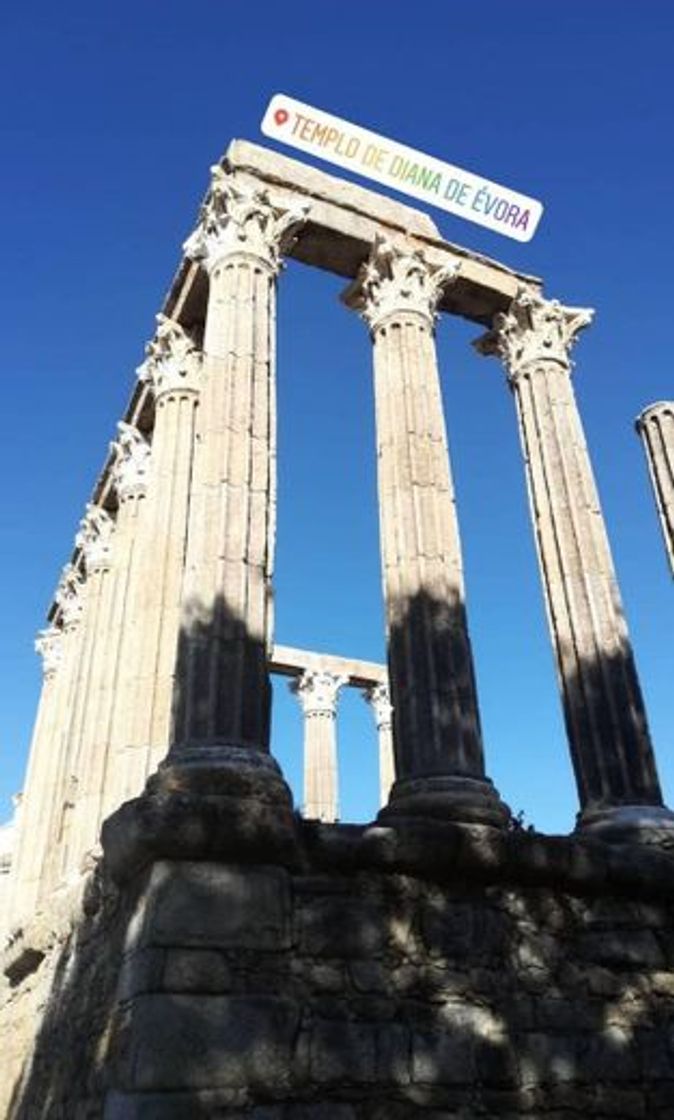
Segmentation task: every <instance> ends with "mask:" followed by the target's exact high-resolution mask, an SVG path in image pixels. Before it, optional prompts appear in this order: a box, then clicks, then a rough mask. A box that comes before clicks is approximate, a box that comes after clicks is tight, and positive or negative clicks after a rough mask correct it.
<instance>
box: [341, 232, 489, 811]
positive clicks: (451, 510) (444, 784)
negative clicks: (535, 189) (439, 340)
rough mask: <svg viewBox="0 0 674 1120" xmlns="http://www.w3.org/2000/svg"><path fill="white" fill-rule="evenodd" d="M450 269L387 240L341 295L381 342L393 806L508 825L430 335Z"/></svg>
mask: <svg viewBox="0 0 674 1120" xmlns="http://www.w3.org/2000/svg"><path fill="white" fill-rule="evenodd" d="M454 273H455V269H442V270H438V269H433V268H431V267H429V266H428V265H427V264H426V263H425V262H424V260H423V259H422V258H421V257H420V255H419V254H416V253H410V252H407V251H403V250H397V249H395V248H393V247H392V246H390V245H388V244H387V243H386V242H381V243H378V244H377V245H375V248H374V250H373V254H372V256H371V258H370V261H369V262H368V264H367V265H366V266H364V268H363V270H362V271H361V274H360V276H359V277H358V278H357V280H356V281H355V284H354V285H352V287H351V288H350V289H349V291H348V292H347V293H346V296H345V299H346V302H347V303H348V304H349V305H350V306H352V307H355V308H356V309H358V310H360V311H361V313H362V314H363V317H364V318H365V319H366V321H367V323H368V325H369V327H370V330H371V334H372V339H373V346H374V383H375V414H376V427H377V464H378V489H379V514H380V537H381V554H382V567H383V582H384V595H385V601H386V615H387V624H388V665H389V679H390V688H391V701H392V704H393V720H394V729H395V734H394V746H395V752H396V773H397V781H396V784H395V785H394V787H393V791H392V802H391V807H392V808H395V807H397V806H399V808H400V810H401V811H403V809H406V808H407V807H409V809H410V811H413V810H414V811H418V812H428V811H430V812H434V811H436V810H437V812H438V813H439V815H442V816H455V817H457V818H460V819H466V820H485V821H490V822H493V823H500V822H501V821H502V820H504V819H505V817H506V815H507V813H506V810H505V808H504V807H503V806H502V805H501V804H500V802H499V801H498V798H497V797H496V795H495V794H494V792H493V788H492V787H491V784H490V783H489V782H488V781H487V780H486V778H485V772H484V760H483V752H482V740H481V732H480V720H479V715H478V705H477V695H476V688H475V679H474V672H473V661H472V654H471V647H470V640H469V637H468V629H467V624H466V615H465V605H464V585H463V573H462V559H461V547H460V542H459V532H458V525H457V519H456V511H455V502H454V490H453V485H452V478H451V472H450V465H449V455H448V450H447V437H446V432H445V422H444V415H443V408H442V400H441V394H440V383H439V378H438V370H437V363H436V355H435V342H434V337H433V336H434V320H435V307H436V303H437V301H438V299H439V297H440V294H441V291H442V288H443V286H444V285H446V284H447V283H448V282H449V281H450V280H451V279H452V278H453V276H454ZM422 805H423V807H422Z"/></svg>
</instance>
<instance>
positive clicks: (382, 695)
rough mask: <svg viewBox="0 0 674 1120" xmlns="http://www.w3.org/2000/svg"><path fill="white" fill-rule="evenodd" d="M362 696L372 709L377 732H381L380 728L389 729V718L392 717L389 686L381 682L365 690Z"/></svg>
mask: <svg viewBox="0 0 674 1120" xmlns="http://www.w3.org/2000/svg"><path fill="white" fill-rule="evenodd" d="M363 696H364V697H365V699H366V700H367V702H368V704H369V705H370V707H371V708H372V711H373V713H374V721H375V723H376V725H377V730H381V728H382V727H390V726H391V718H392V716H393V705H392V704H391V693H390V690H389V686H388V685H387V684H384V683H383V682H382V683H380V684H373V685H371V686H370V688H368V689H366V690H365V692H364V693H363Z"/></svg>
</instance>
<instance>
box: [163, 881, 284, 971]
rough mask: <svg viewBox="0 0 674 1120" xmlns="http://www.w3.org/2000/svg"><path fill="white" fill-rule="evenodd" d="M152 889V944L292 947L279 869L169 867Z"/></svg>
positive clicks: (270, 948) (273, 948)
mask: <svg viewBox="0 0 674 1120" xmlns="http://www.w3.org/2000/svg"><path fill="white" fill-rule="evenodd" d="M166 866H167V867H168V873H167V874H166V875H165V877H164V878H163V879H162V880H161V882H159V884H158V885H157V886H156V888H155V890H154V892H153V893H154V897H153V900H152V905H151V909H150V912H149V914H148V916H147V918H146V928H145V937H146V938H147V939H148V940H149V941H151V942H152V943H153V944H155V945H167V946H189V945H194V946H196V947H203V946H214V947H217V948H230V947H232V948H242V949H263V950H278V949H284V948H286V947H287V946H288V945H289V943H290V921H289V916H290V900H289V891H288V876H287V873H286V872H285V871H283V870H282V869H281V868H278V867H265V868H259V867H256V868H252V867H251V868H249V867H229V866H227V865H221V864H215V863H172V864H169V865H166Z"/></svg>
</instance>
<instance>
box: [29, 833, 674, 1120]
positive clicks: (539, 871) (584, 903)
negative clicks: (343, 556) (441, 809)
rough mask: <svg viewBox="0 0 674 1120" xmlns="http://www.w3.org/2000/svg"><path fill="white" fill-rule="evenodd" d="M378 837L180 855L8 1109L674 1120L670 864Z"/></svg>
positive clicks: (118, 930) (589, 848) (146, 1119)
mask: <svg viewBox="0 0 674 1120" xmlns="http://www.w3.org/2000/svg"><path fill="white" fill-rule="evenodd" d="M373 832H377V833H378V835H377V836H372V835H371V836H370V838H369V839H368V838H367V834H366V833H364V832H363V830H353V829H349V828H347V827H345V826H332V827H327V828H322V829H320V830H318V831H317V832H315V833H314V834H313V837H312V835H311V830H308V829H306V830H305V844H304V846H303V850H302V860H301V864H300V865H298V866H296V867H295V868H291V869H283V868H280V867H276V866H271V865H270V866H260V865H256V866H243V865H241V864H236V863H224V862H199V863H198V862H176V861H158V862H156V863H154V865H153V866H152V867H151V869H149V870H147V871H146V872H144V873H143V875H142V876H141V877H140V879H141V881H140V882H139V883H137V884H136V888H135V890H136V897H137V899H138V901H137V903H136V904H135V908H134V910H133V914H132V916H131V918H130V920H128V914H130V913H131V911H130V910H129V909H128V908H127V906H126V905H125V906H124V907H122V906H121V904H120V902H119V900H117V901H116V902H114V900H113V899H114V892H113V894H111V896H110V900H109V901H108V902H107V903H106V904H105V905H103V906H99V909H98V911H97V914H98V916H97V917H96V918H95V919H89V923H90V924H89V934H88V940H87V939H86V938H85V939H84V940H83V939H82V938H80V942H79V945H78V947H77V952H76V953H75V954H74V955H73V953H72V952H71V953H70V955H69V956H68V957H67V958H66V957H64V956H62V957H61V964H60V969H61V974H60V976H59V977H57V979H56V980H55V981H54V988H53V995H52V1002H51V1004H50V1006H49V1008H48V1011H47V1020H46V1022H47V1025H46V1027H43V1030H42V1032H41V1036H40V1041H39V1043H38V1052H37V1057H36V1060H35V1062H34V1063H33V1065H32V1067H31V1068H30V1069H29V1072H28V1075H27V1076H25V1077H24V1088H23V1090H22V1093H20V1094H19V1095H18V1097H17V1100H19V1101H20V1103H18V1104H16V1105H15V1106H14V1111H12V1110H10V1111H9V1113H8V1116H11V1117H21V1118H22V1120H23V1118H27V1117H30V1118H31V1120H38V1118H41V1117H64V1118H65V1117H68V1120H70V1118H71V1117H77V1118H79V1117H86V1118H89V1117H92V1118H93V1117H99V1116H101V1115H102V1114H103V1105H102V1099H103V1091H104V1088H105V1086H109V1087H110V1093H109V1095H108V1101H107V1106H106V1109H105V1117H106V1120H129V1118H138V1120H140V1118H143V1120H151V1118H152V1120H153V1118H161V1120H165V1118H170V1120H177V1118H183V1117H184V1118H188V1117H189V1118H192V1117H197V1118H198V1117H217V1118H219V1120H226V1118H231V1120H234V1118H242V1117H244V1116H245V1117H252V1118H254V1120H402V1118H407V1117H410V1118H419V1120H421V1118H424V1120H440V1118H445V1117H446V1118H449V1117H451V1118H459V1117H460V1118H462V1120H468V1118H471V1120H472V1118H473V1117H485V1118H487V1117H499V1118H500V1117H504V1118H510V1120H514V1118H515V1117H545V1118H546V1120H580V1118H581V1117H591V1118H593V1120H599V1118H602V1120H603V1118H605V1120H608V1118H609V1117H610V1118H611V1120H614V1118H625V1120H651V1118H652V1120H670V1118H674V1014H673V1011H672V1008H673V1006H674V1004H673V999H672V997H673V996H674V897H673V895H672V889H671V885H670V886H669V887H667V886H666V884H667V882H668V881H669V882H670V884H671V883H672V882H674V880H673V879H672V877H671V864H670V860H669V859H668V858H667V857H662V856H660V855H659V854H657V853H653V855H652V857H651V856H650V855H649V853H648V852H644V853H636V854H635V853H634V852H632V853H629V854H628V853H627V852H623V853H621V851H620V850H619V849H612V850H609V849H607V848H605V846H602V845H598V844H594V845H581V844H577V843H575V842H573V841H559V842H557V841H553V840H548V841H546V840H543V839H541V838H531V839H529V838H528V837H524V838H515V840H514V841H513V842H512V843H514V844H515V847H514V848H513V847H512V843H511V841H510V840H508V841H507V843H506V849H504V850H501V851H500V855H498V853H496V854H495V849H493V848H489V845H487V850H486V852H485V849H484V847H483V849H482V850H481V852H477V858H475V856H476V853H475V852H473V853H472V854H471V853H468V854H467V853H466V852H465V851H459V850H457V848H456V845H454V847H452V844H451V843H448V844H447V845H446V846H444V847H443V846H442V845H441V847H442V850H444V853H445V854H444V856H442V855H440V854H439V852H440V848H439V849H438V851H434V850H433V847H432V845H428V846H427V845H425V844H424V842H423V837H422V838H421V840H420V839H419V838H418V837H417V838H416V839H415V840H413V841H410V842H409V843H408V842H407V841H405V840H403V841H402V842H401V841H398V840H396V841H395V842H393V848H392V847H391V843H392V842H391V840H390V835H391V834H390V830H383V829H380V830H373ZM453 837H454V839H456V830H454V833H453ZM440 839H442V838H440ZM450 839H451V837H450ZM406 845H407V848H406ZM415 845H416V848H415ZM508 845H510V847H508ZM518 845H519V846H518ZM555 845H556V846H555ZM424 850H425V852H426V860H427V863H428V866H429V868H432V871H433V878H432V879H431V878H429V876H428V875H424V876H422V875H421V874H419V873H418V872H417V871H416V870H415V868H414V865H415V863H416V862H417V861H418V859H420V858H421V857H422V855H423V852H424ZM504 852H505V854H504ZM490 853H491V854H490ZM436 857H437V858H436ZM497 857H498V858H497ZM506 857H507V858H506ZM513 860H515V862H513ZM517 860H519V864H517ZM621 864H622V868H621ZM553 865H554V867H556V869H557V870H556V871H555V874H554V875H552V874H551V870H552V867H553ZM562 866H563V867H564V868H565V869H566V870H565V873H564V874H562V873H561V870H560V869H561V868H562ZM525 868H526V869H527V870H526V872H525ZM553 880H554V881H553ZM663 884H664V886H663ZM130 904H131V902H130V900H129V905H130ZM92 921H93V925H92V924H91V923H92ZM104 929H107V933H104ZM122 936H123V937H124V954H123V958H120V952H121V950H122V948H123V946H122ZM101 938H102V940H101ZM103 947H104V948H103ZM102 956H103V957H104V958H105V959H104V960H102V959H101V957H102ZM120 959H123V964H122V968H121V972H120V971H119V967H118V966H119V962H120ZM64 960H65V961H66V964H65V965H64V963H63V962H64ZM73 960H75V961H76V964H73ZM68 962H69V963H68ZM113 974H116V975H118V976H119V988H118V991H117V995H116V998H115V999H114V1000H113V998H112V984H113ZM68 975H69V976H70V981H69V982H68V980H67V977H68ZM24 983H26V982H24ZM64 1001H65V1002H64ZM46 1101H48V1102H49V1103H48V1104H46V1103H45V1102H46Z"/></svg>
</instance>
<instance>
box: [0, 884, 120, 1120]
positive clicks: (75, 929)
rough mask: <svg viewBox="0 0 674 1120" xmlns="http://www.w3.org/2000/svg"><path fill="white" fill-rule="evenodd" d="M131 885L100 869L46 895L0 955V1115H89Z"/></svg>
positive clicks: (25, 1119) (94, 1112)
mask: <svg viewBox="0 0 674 1120" xmlns="http://www.w3.org/2000/svg"><path fill="white" fill-rule="evenodd" d="M132 906H133V897H132V895H131V893H129V895H128V896H126V897H122V896H120V894H119V892H118V891H117V890H116V889H115V888H114V886H113V885H112V884H111V883H110V882H109V881H105V880H104V877H103V875H102V874H101V873H100V871H99V872H98V873H94V874H90V875H88V876H87V877H85V878H83V879H82V880H81V881H79V882H77V883H75V884H73V885H71V888H70V889H69V890H68V891H67V892H66V891H62V892H58V893H56V894H55V895H54V896H53V897H52V904H51V906H50V909H49V912H44V913H40V914H38V915H36V918H35V920H34V921H33V923H32V924H31V925H30V926H28V927H26V928H25V929H24V930H22V931H21V932H20V934H19V935H18V936H17V937H16V938H15V940H14V941H13V942H12V943H11V944H10V946H9V948H8V949H7V950H6V951H5V953H4V954H3V961H2V963H3V968H4V970H5V973H4V975H3V976H2V977H1V978H0V1055H1V1059H0V1070H1V1072H0V1117H3V1118H5V1117H7V1118H8V1120H9V1118H10V1117H11V1118H12V1120H43V1118H44V1120H46V1118H49V1120H93V1118H94V1117H100V1116H101V1115H102V1110H103V1097H104V1093H105V1084H106V1083H105V1058H106V1052H107V1051H106V1046H107V1042H106V1040H107V1033H108V1030H109V1027H110V1023H111V1019H112V1014H113V1009H114V1006H115V1000H116V988H117V982H118V978H119V971H120V960H121V952H122V945H123V939H124V937H125V935H126V931H127V927H128V918H129V907H132Z"/></svg>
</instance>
